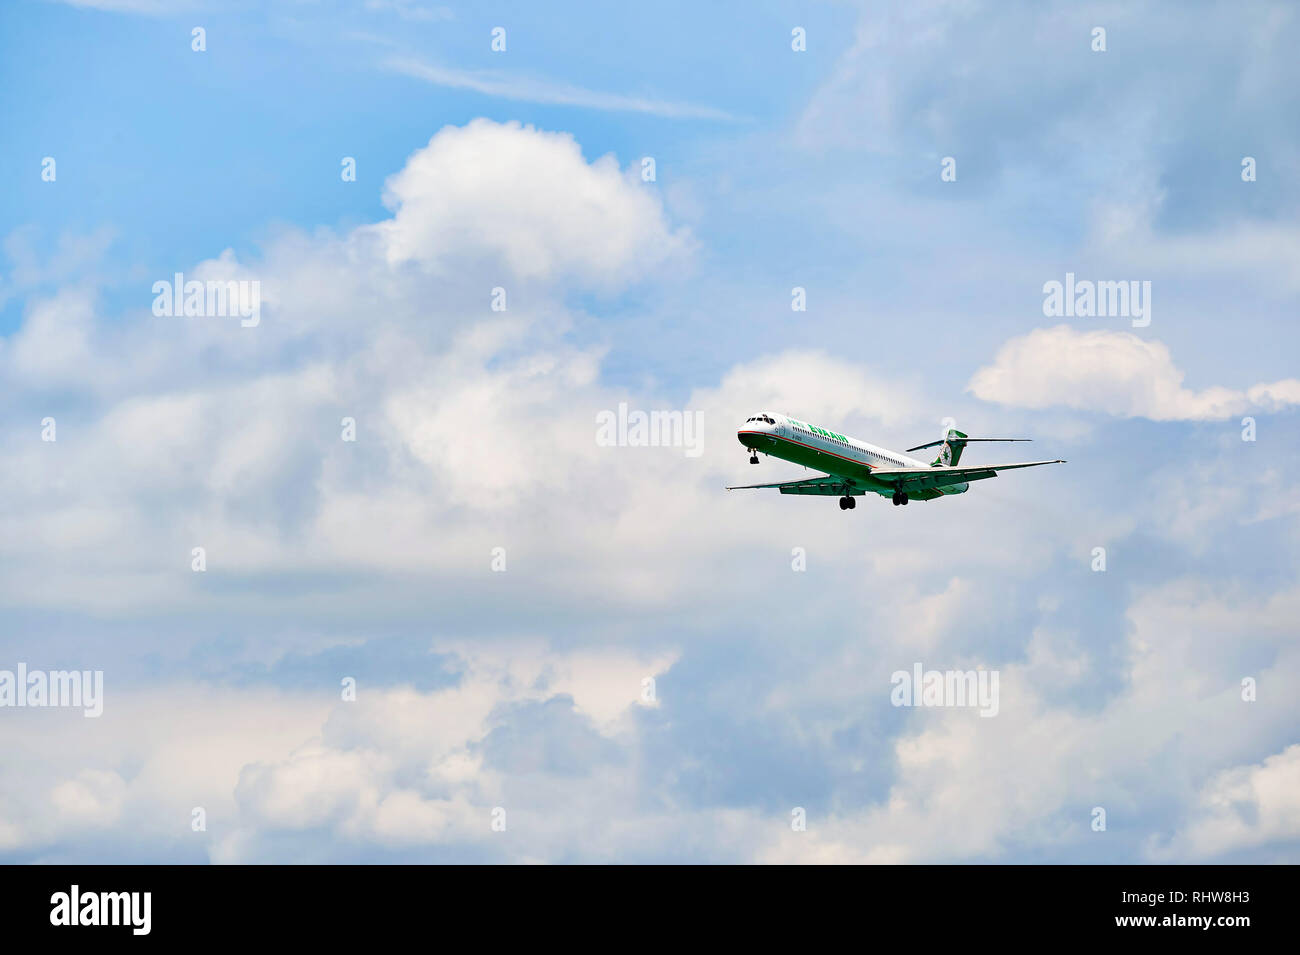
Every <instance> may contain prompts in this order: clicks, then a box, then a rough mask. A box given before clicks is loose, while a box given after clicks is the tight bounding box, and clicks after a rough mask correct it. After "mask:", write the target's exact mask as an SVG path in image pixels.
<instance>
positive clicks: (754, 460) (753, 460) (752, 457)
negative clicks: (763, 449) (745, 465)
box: [749, 453, 758, 464]
mask: <svg viewBox="0 0 1300 955" xmlns="http://www.w3.org/2000/svg"><path fill="white" fill-rule="evenodd" d="M749 463H750V464H757V463H758V454H757V453H751V454H750V455H749Z"/></svg>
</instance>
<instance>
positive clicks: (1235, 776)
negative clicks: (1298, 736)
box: [1174, 743, 1300, 859]
mask: <svg viewBox="0 0 1300 955" xmlns="http://www.w3.org/2000/svg"><path fill="white" fill-rule="evenodd" d="M1296 841H1300V743H1298V744H1295V745H1292V746H1288V747H1287V748H1286V749H1284V750H1282V752H1280V753H1275V754H1273V755H1272V756H1269V757H1268V758H1267V759H1265V760H1264V761H1263V762H1262V763H1259V764H1256V765H1254V766H1237V767H1234V768H1232V769H1228V770H1224V771H1223V772H1221V773H1218V774H1216V775H1215V776H1214V778H1213V779H1211V780H1209V781H1208V782H1207V783H1206V785H1205V786H1204V788H1203V789H1202V790H1201V792H1200V793H1198V794H1197V797H1196V802H1195V804H1194V807H1193V810H1192V813H1191V818H1190V819H1189V820H1188V822H1187V824H1186V826H1185V828H1184V829H1183V830H1181V831H1180V832H1179V833H1178V835H1177V837H1176V838H1175V839H1174V846H1175V847H1176V848H1177V849H1180V850H1182V852H1183V853H1184V854H1185V855H1187V856H1188V857H1191V858H1199V859H1207V858H1209V859H1212V858H1215V857H1216V856H1221V855H1224V854H1226V853H1229V852H1234V851H1238V850H1242V849H1252V848H1256V847H1258V846H1261V845H1265V844H1270V843H1271V844H1281V845H1285V844H1287V843H1293V842H1296Z"/></svg>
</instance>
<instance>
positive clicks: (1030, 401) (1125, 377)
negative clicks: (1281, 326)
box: [967, 325, 1300, 421]
mask: <svg viewBox="0 0 1300 955" xmlns="http://www.w3.org/2000/svg"><path fill="white" fill-rule="evenodd" d="M1184 377H1185V376H1184V374H1183V372H1182V371H1181V370H1180V369H1179V368H1178V366H1177V365H1175V364H1174V360H1173V356H1172V355H1171V354H1170V353H1169V349H1168V348H1167V347H1166V346H1165V345H1164V344H1162V343H1161V342H1158V341H1149V340H1145V339H1142V338H1139V337H1138V336H1137V335H1134V334H1132V333H1130V332H1112V331H1104V330H1098V331H1079V330H1077V329H1074V328H1072V327H1070V326H1068V325H1057V326H1056V327H1054V328H1043V329H1037V330H1035V331H1033V332H1030V333H1029V334H1028V335H1024V336H1021V337H1019V338H1013V339H1011V340H1010V341H1008V342H1007V343H1006V344H1004V345H1003V346H1002V348H1001V349H999V351H998V353H997V355H996V356H994V359H993V363H992V364H990V365H985V366H984V367H983V368H980V369H979V370H978V371H976V372H975V375H974V376H973V377H972V378H971V380H970V384H969V385H968V386H967V388H968V390H969V391H971V392H972V393H973V394H974V395H975V396H976V397H977V398H980V399H983V400H984V401H996V402H998V403H999V404H1004V405H1013V406H1016V407H1021V408H1048V407H1053V406H1062V407H1066V408H1077V409H1080V410H1086V411H1100V412H1103V413H1105V414H1111V415H1117V416H1119V417H1124V418H1150V419H1151V420H1153V421H1210V420H1222V419H1224V418H1228V417H1231V416H1233V415H1238V414H1243V413H1245V412H1247V411H1250V410H1252V409H1255V410H1261V411H1276V410H1280V409H1282V408H1286V407H1290V406H1292V405H1295V404H1300V379H1295V378H1286V379H1283V380H1281V381H1276V382H1272V383H1269V384H1259V385H1254V386H1252V387H1251V388H1248V389H1246V390H1244V391H1243V390H1235V389H1232V388H1225V387H1221V386H1211V387H1208V388H1203V389H1200V390H1196V389H1191V388H1187V387H1186V386H1184V384H1183V378H1184Z"/></svg>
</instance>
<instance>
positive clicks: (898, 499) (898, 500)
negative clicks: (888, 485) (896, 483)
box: [894, 491, 907, 507]
mask: <svg viewBox="0 0 1300 955" xmlns="http://www.w3.org/2000/svg"><path fill="white" fill-rule="evenodd" d="M906 503H907V492H906V491H895V492H894V506H895V507H897V506H898V505H900V504H906Z"/></svg>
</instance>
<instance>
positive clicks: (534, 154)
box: [363, 119, 691, 299]
mask: <svg viewBox="0 0 1300 955" xmlns="http://www.w3.org/2000/svg"><path fill="white" fill-rule="evenodd" d="M384 202H385V204H386V205H387V206H388V207H389V208H390V209H392V210H393V217H392V218H391V219H389V220H387V221H386V222H383V223H380V224H379V225H377V226H374V227H373V231H374V232H375V233H377V234H378V235H379V236H381V237H382V239H383V242H384V245H385V254H386V257H387V260H388V262H389V263H391V264H394V265H398V264H401V263H405V262H411V261H415V262H419V263H421V264H422V265H425V266H426V267H430V268H434V269H438V270H442V271H445V270H446V269H447V268H448V267H449V264H450V263H451V262H458V263H459V262H464V261H465V260H466V259H469V260H471V261H472V260H473V258H474V257H475V256H487V257H490V259H491V260H492V261H496V260H497V259H498V258H499V260H500V261H502V262H504V264H505V265H506V266H507V267H508V268H509V269H510V270H511V272H512V273H513V274H514V275H516V276H518V277H520V278H524V279H544V280H553V279H557V278H565V277H575V278H577V279H579V280H585V281H590V282H594V283H596V284H598V285H601V286H610V285H616V284H621V283H622V282H624V281H629V280H632V279H636V278H639V277H641V276H643V275H645V274H647V273H648V272H650V271H651V270H653V269H655V268H658V267H659V266H661V265H662V264H663V263H664V262H665V261H667V260H670V259H673V258H675V257H683V256H685V255H686V254H687V253H688V252H689V250H690V246H691V241H690V239H689V236H688V235H687V233H686V232H685V231H684V230H677V231H672V230H671V229H670V228H669V226H668V224H667V222H666V220H665V217H664V213H663V209H662V204H661V202H660V200H659V198H658V196H657V195H656V193H655V192H653V191H652V190H650V189H648V188H644V187H643V186H642V185H641V184H639V182H638V181H637V180H634V179H633V178H632V177H631V176H626V175H624V174H623V173H622V172H621V171H620V169H619V167H618V163H617V162H616V161H615V160H614V158H613V157H612V156H605V157H603V158H601V159H598V160H596V161H595V162H593V163H590V164H588V163H587V162H586V161H585V160H584V159H583V158H582V151H581V149H580V148H579V146H578V144H577V142H575V141H574V139H573V137H572V136H568V135H566V134H563V133H547V132H541V131H538V130H536V129H534V128H533V127H531V126H521V125H520V124H519V123H505V124H499V123H493V122H491V121H489V120H483V119H478V120H474V121H473V122H471V123H469V124H468V125H467V126H464V127H454V126H448V127H445V128H444V129H442V130H441V131H440V132H438V133H437V134H436V135H435V136H434V137H433V138H432V139H431V140H430V141H429V145H428V146H426V147H425V148H424V149H421V150H418V151H417V152H415V153H414V154H413V155H412V156H411V157H410V158H409V159H408V160H407V163H406V165H405V166H404V167H403V168H402V170H401V171H400V172H398V173H396V174H394V175H392V176H390V177H389V178H388V181H387V182H386V183H385V187H384ZM363 231H364V230H363ZM489 264H491V262H489ZM490 288H491V286H489V287H488V288H485V289H484V290H483V295H484V298H485V299H486V298H487V295H488V292H489V289H490Z"/></svg>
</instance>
